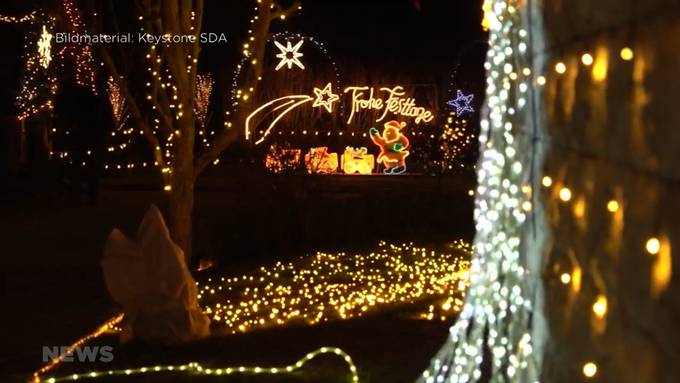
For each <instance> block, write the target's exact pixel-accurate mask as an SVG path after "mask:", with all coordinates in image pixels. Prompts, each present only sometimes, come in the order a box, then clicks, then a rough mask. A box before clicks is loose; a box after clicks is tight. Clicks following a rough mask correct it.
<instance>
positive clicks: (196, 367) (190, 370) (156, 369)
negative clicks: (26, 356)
mask: <svg viewBox="0 0 680 383" xmlns="http://www.w3.org/2000/svg"><path fill="white" fill-rule="evenodd" d="M323 354H332V355H337V356H339V357H341V358H342V360H343V361H344V362H345V363H347V366H348V367H349V371H350V376H351V382H352V383H358V382H359V375H358V373H357V367H356V365H355V364H354V362H353V361H352V358H351V357H350V356H349V355H348V354H347V353H346V352H344V351H343V350H341V349H339V348H337V347H321V348H320V349H317V350H315V351H312V352H310V353H308V354H307V355H305V356H304V357H303V358H301V359H300V360H298V361H297V362H295V363H293V364H290V365H288V366H282V367H252V366H236V367H214V368H208V367H204V366H202V365H201V364H199V363H197V362H191V363H187V364H180V365H168V366H160V365H156V366H148V367H139V368H128V369H120V370H107V371H90V372H86V373H81V374H71V375H66V376H61V377H50V378H46V379H45V380H43V381H44V382H46V383H59V382H73V381H77V380H86V379H97V378H105V377H108V376H131V375H149V374H159V373H163V372H165V373H168V372H180V373H184V374H192V375H210V376H229V375H237V374H241V375H245V374H248V375H281V374H292V373H294V372H297V371H299V370H300V369H301V368H302V367H304V366H305V364H307V363H308V362H309V361H311V360H312V359H314V358H316V357H317V356H319V355H323ZM40 381H41V380H36V383H37V382H40Z"/></svg>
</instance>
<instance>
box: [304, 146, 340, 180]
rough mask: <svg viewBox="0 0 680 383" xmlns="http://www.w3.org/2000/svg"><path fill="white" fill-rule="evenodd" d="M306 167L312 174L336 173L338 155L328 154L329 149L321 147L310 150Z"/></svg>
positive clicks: (306, 156)
mask: <svg viewBox="0 0 680 383" xmlns="http://www.w3.org/2000/svg"><path fill="white" fill-rule="evenodd" d="M305 166H306V167H307V172H309V173H310V174H311V173H322V174H328V173H334V172H335V171H337V170H338V153H328V148H327V147H325V146H321V147H318V148H310V149H309V153H307V154H305Z"/></svg>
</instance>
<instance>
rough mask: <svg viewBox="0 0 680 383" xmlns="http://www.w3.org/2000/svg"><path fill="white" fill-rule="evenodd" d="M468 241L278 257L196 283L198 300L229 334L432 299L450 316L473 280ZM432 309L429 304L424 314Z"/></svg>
mask: <svg viewBox="0 0 680 383" xmlns="http://www.w3.org/2000/svg"><path fill="white" fill-rule="evenodd" d="M471 251H472V249H471V247H470V245H469V244H466V243H465V242H463V241H456V242H454V243H451V244H450V245H449V247H448V249H447V251H446V252H435V251H432V250H428V249H426V248H422V247H417V246H414V245H412V244H402V245H391V244H387V243H385V242H381V243H380V245H379V248H378V250H377V251H375V252H371V253H370V254H348V253H336V254H329V253H322V252H318V253H316V255H314V256H311V257H305V258H302V259H300V260H298V261H295V262H289V263H281V262H277V263H276V264H275V265H274V266H272V267H269V268H264V267H263V268H261V269H260V270H259V271H258V272H256V273H252V274H250V275H247V274H246V275H242V276H233V277H221V278H217V279H213V278H208V280H207V282H205V283H203V282H201V281H200V280H199V283H198V288H199V303H200V304H201V306H202V307H204V312H205V313H206V314H207V315H208V316H209V317H210V318H211V321H212V323H213V324H219V325H222V326H224V327H225V330H226V331H227V332H229V333H242V332H248V331H250V330H253V329H258V328H267V327H272V326H283V325H287V324H291V323H305V324H309V325H313V324H317V323H322V322H326V321H329V320H341V319H349V318H353V317H358V316H362V315H364V314H366V313H368V312H371V311H374V310H377V309H379V308H381V307H387V306H389V305H394V304H403V303H409V304H417V303H418V302H431V301H435V302H437V303H436V306H437V310H438V314H437V316H436V317H434V316H433V317H431V318H425V319H437V320H440V319H441V318H442V317H445V318H449V317H451V316H453V315H455V314H456V313H457V312H458V310H459V309H460V306H461V304H462V298H463V294H464V293H465V290H466V288H467V285H468V278H469V272H468V260H467V259H468V257H469V255H470V252H471ZM432 311H433V310H431V309H429V307H428V309H427V310H425V311H424V312H423V313H424V314H425V316H426V317H427V316H428V313H430V312H432Z"/></svg>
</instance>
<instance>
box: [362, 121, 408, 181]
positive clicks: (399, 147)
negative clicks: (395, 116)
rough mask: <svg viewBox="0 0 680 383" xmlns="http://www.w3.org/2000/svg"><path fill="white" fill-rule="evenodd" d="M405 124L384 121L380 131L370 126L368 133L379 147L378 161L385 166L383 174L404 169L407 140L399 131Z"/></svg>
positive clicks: (397, 172)
mask: <svg viewBox="0 0 680 383" xmlns="http://www.w3.org/2000/svg"><path fill="white" fill-rule="evenodd" d="M405 126H406V124H405V123H403V122H401V123H400V122H398V121H388V122H386V123H385V125H384V128H383V131H382V133H379V132H378V129H376V128H371V130H370V131H369V135H370V136H371V141H373V143H374V144H375V145H376V146H378V147H379V148H380V154H379V155H378V162H380V163H382V164H383V166H385V169H384V170H383V172H384V173H385V174H400V173H403V172H405V171H406V157H408V156H409V154H410V152H409V151H408V150H407V149H408V148H409V145H410V144H409V140H408V138H406V136H405V135H404V134H403V133H402V132H401V130H402V129H403V128H404V127H405Z"/></svg>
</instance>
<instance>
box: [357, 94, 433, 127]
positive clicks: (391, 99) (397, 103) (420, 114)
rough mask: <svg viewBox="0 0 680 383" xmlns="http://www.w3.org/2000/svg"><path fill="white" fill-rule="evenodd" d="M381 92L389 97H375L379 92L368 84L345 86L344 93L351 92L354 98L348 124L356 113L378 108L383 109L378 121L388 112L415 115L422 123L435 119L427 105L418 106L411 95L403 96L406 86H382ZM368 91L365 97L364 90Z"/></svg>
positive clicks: (378, 109)
mask: <svg viewBox="0 0 680 383" xmlns="http://www.w3.org/2000/svg"><path fill="white" fill-rule="evenodd" d="M379 90H380V92H384V93H386V94H387V98H385V99H381V98H375V97H374V95H375V94H377V93H378V92H376V91H375V89H374V88H369V87H368V86H350V87H347V88H345V90H344V93H349V92H351V98H352V112H351V113H350V115H349V118H348V119H347V124H350V123H352V119H353V118H354V116H355V114H356V113H358V112H360V111H362V110H377V111H382V114H381V115H380V117H378V119H376V120H375V121H376V122H380V121H382V120H384V119H385V117H387V113H392V114H395V115H398V116H404V117H414V118H415V123H416V124H420V123H421V122H425V123H427V122H430V121H432V120H433V119H434V115H433V114H432V112H431V111H429V110H427V109H426V108H425V107H422V106H416V101H415V99H413V98H411V97H403V96H404V95H405V94H406V92H405V91H404V87H402V86H399V85H397V86H395V87H393V88H387V87H382V88H380V89H379ZM365 91H369V92H368V98H367V99H366V98H364V92H365Z"/></svg>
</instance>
